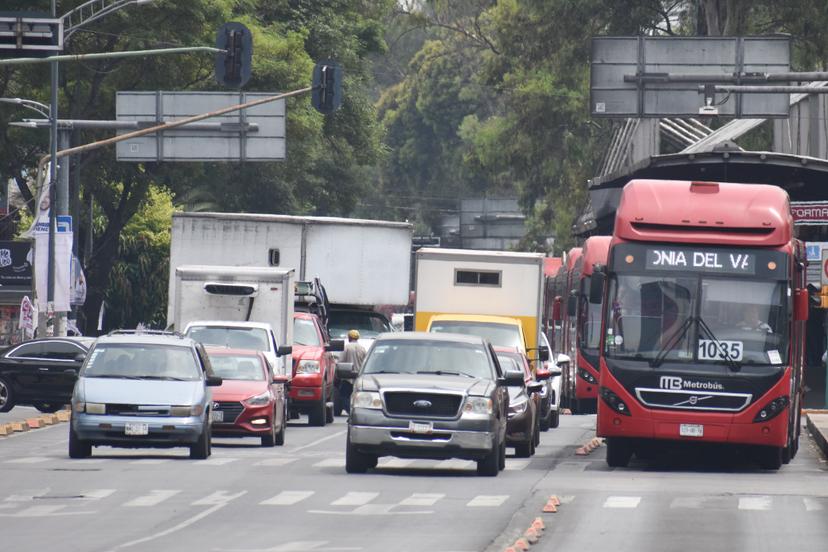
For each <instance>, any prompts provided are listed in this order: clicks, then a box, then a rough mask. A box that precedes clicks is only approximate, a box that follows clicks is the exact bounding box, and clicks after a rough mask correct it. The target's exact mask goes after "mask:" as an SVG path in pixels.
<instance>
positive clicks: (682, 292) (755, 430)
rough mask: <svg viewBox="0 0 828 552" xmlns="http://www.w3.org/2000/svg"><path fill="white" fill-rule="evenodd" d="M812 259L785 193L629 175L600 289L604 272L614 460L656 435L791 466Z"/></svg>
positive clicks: (606, 431) (596, 280)
mask: <svg viewBox="0 0 828 552" xmlns="http://www.w3.org/2000/svg"><path fill="white" fill-rule="evenodd" d="M805 258H806V257H805V253H804V247H803V246H802V243H801V242H799V241H798V240H796V239H795V238H794V235H793V219H792V217H791V213H790V205H789V201H788V195H787V193H786V192H784V191H783V190H782V189H781V188H778V187H775V186H766V185H755V184H720V183H712V182H683V181H669V180H668V181H663V180H633V181H631V182H630V183H629V184H627V186H626V187H625V188H624V190H623V192H622V195H621V201H620V204H619V207H618V211H617V213H616V219H615V230H614V233H613V238H612V244H611V247H610V251H609V261H608V265H607V267H606V269H605V271H597V272H596V273H595V274H593V278H592V283H593V289H592V293H591V294H590V300H595V301H600V300H601V291H600V290H601V289H602V286H603V284H604V281H603V280H604V279H606V285H605V286H603V290H604V302H605V305H606V307H605V310H604V317H603V327H604V330H603V331H602V338H601V358H600V362H601V371H600V378H599V383H600V390H599V395H600V397H601V398H600V400H599V403H598V416H597V418H598V422H597V432H598V435H599V436H601V437H606V443H607V462H608V464H609V465H610V466H625V465H626V464H627V463H628V462H629V460H630V456H631V454H632V453H633V452H637V451H642V450H646V447H647V445H648V444H650V443H652V442H653V441H652V440H676V441H708V442H719V443H733V444H739V445H751V446H753V447H752V451H753V452H754V454H755V459H756V460H758V462H759V464H760V465H761V466H762V467H763V468H765V469H778V468H779V467H780V466H781V465H782V464H783V463H787V462H789V461H790V459H791V458H792V457H793V456H794V455H795V454H796V451H797V447H798V444H799V425H800V424H799V416H800V404H801V397H802V385H803V384H802V366H803V349H804V334H805V323H804V322H805V320H806V319H807V316H808V315H807V312H808V295H807V291H806V290H805V288H804V286H805V264H804V263H805ZM598 274H602V275H601V276H598ZM604 274H605V276H604Z"/></svg>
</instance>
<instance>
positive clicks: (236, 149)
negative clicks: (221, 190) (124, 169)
mask: <svg viewBox="0 0 828 552" xmlns="http://www.w3.org/2000/svg"><path fill="white" fill-rule="evenodd" d="M277 94H278V92H272V93H271V92H265V93H260V92H257V93H252V92H118V95H117V99H116V108H115V109H116V117H117V119H118V120H119V121H138V122H140V123H144V124H147V125H152V124H160V123H162V122H168V121H174V120H178V119H184V118H186V117H191V116H193V115H199V114H201V113H208V112H211V111H215V110H218V109H221V108H224V107H229V106H232V105H237V104H241V103H245V102H250V101H253V100H256V99H260V98H266V97H270V96H275V95H277ZM206 122H212V123H220V128H217V129H207V130H203V129H197V128H195V127H194V128H188V127H187V126H183V127H180V128H176V129H173V130H167V131H164V132H161V133H160V136H159V135H158V134H151V135H148V136H143V137H140V138H134V139H130V140H125V141H123V142H119V143H118V144H117V157H118V161H136V162H149V161H279V160H283V159H284V158H285V150H286V139H285V100H278V101H275V102H270V103H266V104H262V105H259V106H256V107H253V108H249V109H243V110H240V111H236V112H233V113H228V114H227V115H222V116H220V117H211V118H210V119H206ZM197 124H198V123H196V125H197ZM127 132H131V131H129V130H123V131H119V134H125V133H127Z"/></svg>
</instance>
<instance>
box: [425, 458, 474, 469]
mask: <svg viewBox="0 0 828 552" xmlns="http://www.w3.org/2000/svg"><path fill="white" fill-rule="evenodd" d="M474 465H475V463H474V462H472V461H471V460H460V459H459V458H452V459H451V460H442V461H440V462H438V463H437V466H435V468H436V469H438V470H465V469H469V468H471V467H473V466H474Z"/></svg>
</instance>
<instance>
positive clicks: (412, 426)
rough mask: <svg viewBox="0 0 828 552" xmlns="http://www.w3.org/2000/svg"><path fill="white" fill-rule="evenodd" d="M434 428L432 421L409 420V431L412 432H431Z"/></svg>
mask: <svg viewBox="0 0 828 552" xmlns="http://www.w3.org/2000/svg"><path fill="white" fill-rule="evenodd" d="M433 429H434V425H433V424H432V423H431V422H408V431H410V432H412V433H431V432H432V430H433Z"/></svg>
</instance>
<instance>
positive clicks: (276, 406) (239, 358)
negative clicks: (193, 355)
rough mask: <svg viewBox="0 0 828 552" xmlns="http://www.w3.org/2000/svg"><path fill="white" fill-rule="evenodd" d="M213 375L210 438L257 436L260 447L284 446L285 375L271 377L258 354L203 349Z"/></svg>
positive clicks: (262, 357)
mask: <svg viewBox="0 0 828 552" xmlns="http://www.w3.org/2000/svg"><path fill="white" fill-rule="evenodd" d="M207 355H208V356H209V357H210V364H211V365H212V368H213V374H214V375H216V376H219V377H221V378H222V380H223V383H222V384H221V386H220V387H215V388H213V408H212V412H211V416H212V420H213V435H215V436H227V437H260V438H261V439H262V446H263V447H272V446H274V445H284V444H285V426H286V424H287V418H286V415H285V414H286V412H287V409H286V407H285V405H286V401H287V393H286V387H287V385H288V381H289V380H288V378H287V377H286V376H281V375H277V376H274V375H273V371H272V369H271V368H270V365H269V364H268V362H267V359H266V358H265V356H264V354H263V353H262V352H261V351H248V350H240V349H225V348H221V347H207Z"/></svg>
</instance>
